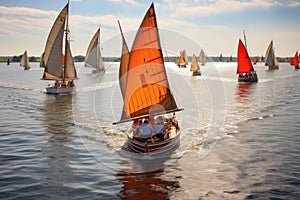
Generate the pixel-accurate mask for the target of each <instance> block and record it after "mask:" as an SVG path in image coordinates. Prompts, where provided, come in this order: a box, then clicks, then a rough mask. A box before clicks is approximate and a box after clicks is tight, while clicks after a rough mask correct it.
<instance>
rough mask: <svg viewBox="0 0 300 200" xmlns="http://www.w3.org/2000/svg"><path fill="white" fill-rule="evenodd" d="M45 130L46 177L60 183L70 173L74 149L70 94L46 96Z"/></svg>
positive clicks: (54, 182) (52, 181)
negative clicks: (46, 140)
mask: <svg viewBox="0 0 300 200" xmlns="http://www.w3.org/2000/svg"><path fill="white" fill-rule="evenodd" d="M43 110H44V116H45V128H44V129H45V132H46V134H47V135H48V137H49V139H48V145H47V146H46V147H45V148H44V149H43V152H44V154H45V157H46V163H47V165H48V169H49V174H48V175H47V177H46V179H47V180H48V181H50V182H51V183H53V184H58V185H60V184H62V183H63V182H64V181H65V180H66V179H67V178H68V175H70V174H72V169H71V167H70V159H71V158H72V157H73V156H74V155H73V154H74V150H73V149H72V148H71V147H69V146H68V143H70V142H72V140H73V139H74V138H73V136H72V135H73V132H74V129H73V128H72V127H73V126H74V123H73V118H72V95H64V96H59V95H58V96H48V97H47V98H46V99H45V101H44V108H43Z"/></svg>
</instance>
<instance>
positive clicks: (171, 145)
mask: <svg viewBox="0 0 300 200" xmlns="http://www.w3.org/2000/svg"><path fill="white" fill-rule="evenodd" d="M127 138H128V145H129V147H130V149H131V150H133V151H134V152H136V153H146V154H149V155H155V154H163V153H167V152H170V151H171V150H174V149H175V148H176V147H178V145H179V142H180V132H177V133H176V136H175V137H173V138H170V139H167V140H164V141H156V142H154V141H153V142H151V139H149V140H147V141H146V142H140V141H137V140H135V139H133V136H132V134H131V133H128V134H127Z"/></svg>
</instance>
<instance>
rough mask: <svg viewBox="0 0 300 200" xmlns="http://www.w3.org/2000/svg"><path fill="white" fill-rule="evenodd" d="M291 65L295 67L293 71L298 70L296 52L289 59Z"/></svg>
mask: <svg viewBox="0 0 300 200" xmlns="http://www.w3.org/2000/svg"><path fill="white" fill-rule="evenodd" d="M290 63H291V65H293V66H294V67H295V69H299V56H298V51H296V53H295V56H294V58H291V61H290Z"/></svg>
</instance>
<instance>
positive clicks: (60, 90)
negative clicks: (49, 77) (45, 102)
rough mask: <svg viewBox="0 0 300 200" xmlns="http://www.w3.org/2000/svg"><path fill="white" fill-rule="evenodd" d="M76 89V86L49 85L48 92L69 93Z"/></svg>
mask: <svg viewBox="0 0 300 200" xmlns="http://www.w3.org/2000/svg"><path fill="white" fill-rule="evenodd" d="M74 91H75V87H47V88H46V89H45V93H46V94H69V93H73V92H74Z"/></svg>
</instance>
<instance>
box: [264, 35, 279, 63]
mask: <svg viewBox="0 0 300 200" xmlns="http://www.w3.org/2000/svg"><path fill="white" fill-rule="evenodd" d="M265 65H266V66H269V67H278V61H277V59H276V56H275V53H274V49H273V40H272V41H271V42H270V44H269V46H268V49H267V51H266V55H265Z"/></svg>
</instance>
